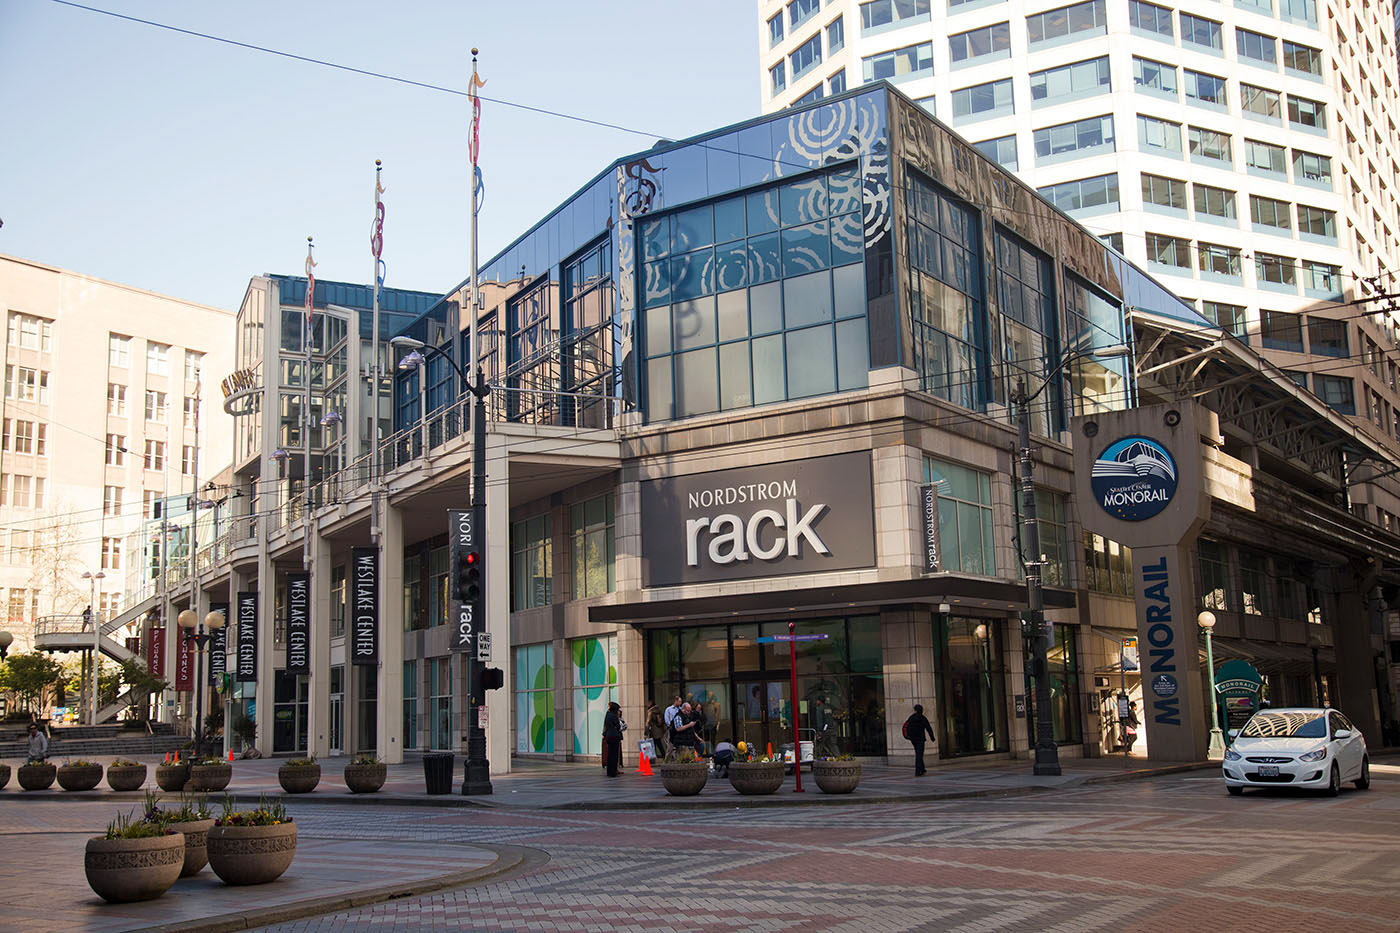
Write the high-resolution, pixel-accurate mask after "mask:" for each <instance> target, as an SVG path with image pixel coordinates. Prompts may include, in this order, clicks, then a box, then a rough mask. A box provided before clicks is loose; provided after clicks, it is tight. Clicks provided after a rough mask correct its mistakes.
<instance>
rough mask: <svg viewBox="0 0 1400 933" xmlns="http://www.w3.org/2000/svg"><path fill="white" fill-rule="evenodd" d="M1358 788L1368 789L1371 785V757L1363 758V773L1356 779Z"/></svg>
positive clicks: (1354, 782) (1355, 782)
mask: <svg viewBox="0 0 1400 933" xmlns="http://www.w3.org/2000/svg"><path fill="white" fill-rule="evenodd" d="M1352 783H1353V784H1355V785H1356V789H1357V790H1368V789H1370V787H1371V759H1370V758H1369V757H1367V758H1362V759H1361V774H1360V775H1359V776H1358V777H1357V779H1356V780H1355V781H1352Z"/></svg>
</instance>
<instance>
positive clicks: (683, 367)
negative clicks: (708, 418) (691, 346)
mask: <svg viewBox="0 0 1400 933" xmlns="http://www.w3.org/2000/svg"><path fill="white" fill-rule="evenodd" d="M717 377H718V371H717V369H716V357H715V349H714V348H713V347H707V348H706V349H704V350H692V351H690V352H689V353H679V354H677V355H676V402H677V405H676V409H677V410H676V415H677V416H678V417H685V416H687V415H703V414H706V413H708V412H712V411H718V410H719V383H718V378H717Z"/></svg>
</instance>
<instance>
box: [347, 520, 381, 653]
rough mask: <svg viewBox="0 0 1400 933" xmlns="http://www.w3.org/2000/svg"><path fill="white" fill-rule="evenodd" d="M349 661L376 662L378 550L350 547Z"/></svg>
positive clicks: (377, 639) (377, 643) (377, 651)
mask: <svg viewBox="0 0 1400 933" xmlns="http://www.w3.org/2000/svg"><path fill="white" fill-rule="evenodd" d="M350 566H351V579H350V587H351V589H350V593H351V596H350V620H351V625H350V634H351V638H350V661H351V663H353V664H378V663H379V549H378V548H374V547H357V548H353V549H352V550H351V553H350Z"/></svg>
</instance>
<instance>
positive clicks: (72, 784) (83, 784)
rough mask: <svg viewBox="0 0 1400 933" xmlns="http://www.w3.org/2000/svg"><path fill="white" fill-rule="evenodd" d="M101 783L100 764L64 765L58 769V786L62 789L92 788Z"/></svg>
mask: <svg viewBox="0 0 1400 933" xmlns="http://www.w3.org/2000/svg"><path fill="white" fill-rule="evenodd" d="M101 783H102V766H101V765H98V764H91V765H64V766H63V767H61V768H59V769H58V786H59V787H62V788H63V789H64V790H92V789H93V788H94V787H96V786H97V785H98V784H101Z"/></svg>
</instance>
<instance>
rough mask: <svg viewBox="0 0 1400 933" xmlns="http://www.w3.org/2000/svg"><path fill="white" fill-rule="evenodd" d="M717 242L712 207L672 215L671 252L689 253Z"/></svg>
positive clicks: (696, 208)
mask: <svg viewBox="0 0 1400 933" xmlns="http://www.w3.org/2000/svg"><path fill="white" fill-rule="evenodd" d="M714 241H715V225H714V215H713V212H712V211H711V210H710V205H708V204H706V205H704V206H703V207H693V208H691V209H690V210H687V211H681V212H680V213H678V214H673V215H671V251H672V252H676V253H684V252H688V251H690V250H692V249H696V248H697V247H701V246H709V245H710V244H711V243H713V242H714Z"/></svg>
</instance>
